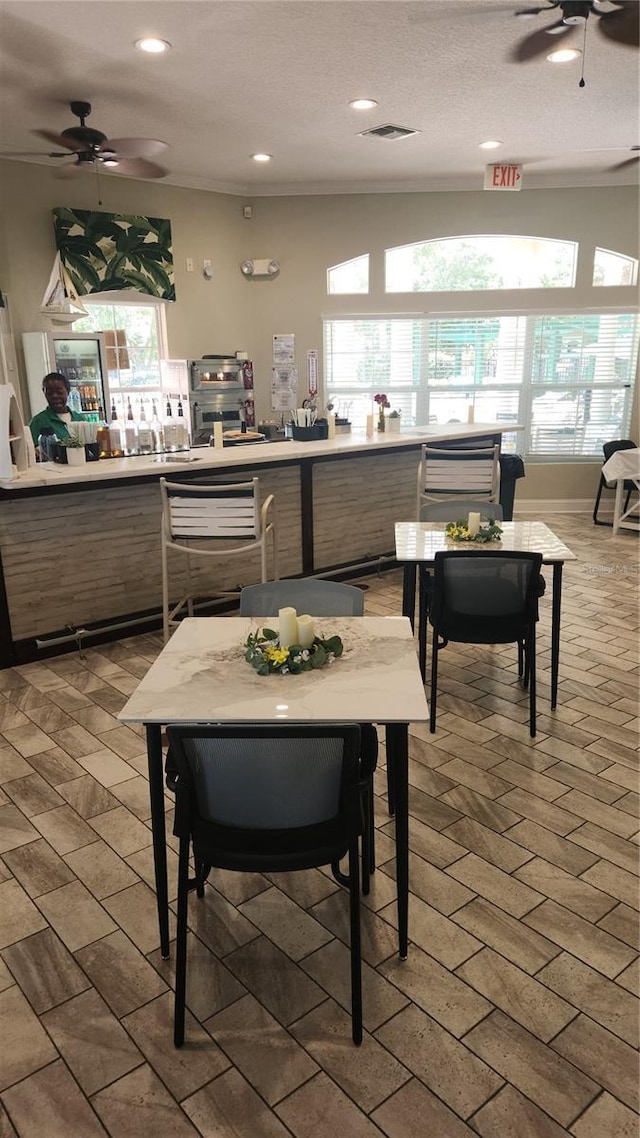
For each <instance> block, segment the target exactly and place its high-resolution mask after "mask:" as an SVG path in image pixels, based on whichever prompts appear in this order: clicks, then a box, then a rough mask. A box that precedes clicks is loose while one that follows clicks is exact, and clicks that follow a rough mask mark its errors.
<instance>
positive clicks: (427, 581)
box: [418, 498, 502, 681]
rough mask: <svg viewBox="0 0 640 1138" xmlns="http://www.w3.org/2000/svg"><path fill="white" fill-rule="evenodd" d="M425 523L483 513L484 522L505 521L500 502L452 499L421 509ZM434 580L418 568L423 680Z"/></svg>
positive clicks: (419, 629)
mask: <svg viewBox="0 0 640 1138" xmlns="http://www.w3.org/2000/svg"><path fill="white" fill-rule="evenodd" d="M421 513H422V519H421V520H422V521H423V522H456V521H459V520H460V519H461V518H468V517H469V514H471V513H477V514H480V516H481V518H482V519H487V521H491V522H501V521H502V506H501V505H500V503H499V502H486V501H485V502H480V501H473V500H471V499H470V498H452V499H451V500H450V501H448V502H428V503H427V504H425V505H424V506H423V507H422V511H421ZM432 583H433V582H432V577H431V572H430V567H429V566H428V565H420V566H419V569H418V662H419V664H420V672H421V673H422V679H423V681H424V680H425V679H426V671H427V617H428V615H429V606H430V604H431V588H432Z"/></svg>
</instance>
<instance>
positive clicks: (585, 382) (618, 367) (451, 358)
mask: <svg viewBox="0 0 640 1138" xmlns="http://www.w3.org/2000/svg"><path fill="white" fill-rule="evenodd" d="M324 327H325V392H326V395H327V398H331V400H332V401H333V402H334V404H335V405H336V409H337V411H338V414H342V415H344V416H345V417H346V418H348V419H350V420H351V422H352V423H353V424H354V426H360V427H363V426H364V424H365V418H366V416H367V415H368V414H371V413H372V412H373V411H375V409H376V408H375V403H374V399H373V397H374V395H375V394H377V393H379V392H384V393H385V394H386V395H387V397H388V399H389V402H390V404H391V407H392V409H397V410H399V411H400V412H401V416H402V424H403V426H405V427H407V426H415V425H422V424H426V423H429V422H438V423H442V424H444V423H450V422H466V421H467V418H468V410H469V406H470V405H472V406H473V411H474V418H475V421H476V422H498V423H504V424H505V426H506V425H508V424H509V423H514V424H515V423H521V424H523V427H524V432H523V434H517V435H516V433H515V432H513V433H509V432H508V431H507V432H506V434H505V436H504V443H503V445H504V448H505V449H507V450H518V451H520V452H521V453H523V454H524V455H525V456H529V457H534V458H535V457H540V458H562V457H566V458H570V457H591V456H597V457H601V456H602V443H603V442H606V441H607V440H608V439H614V438H619V437H622V436H624V435H626V434H628V432H629V421H630V414H631V396H632V390H633V383H634V377H635V370H636V361H637V353H638V318H637V316H636V314H633V313H604V314H598V315H592V314H584V313H581V314H577V315H562V314H551V315H539V314H523V315H495V316H486V315H482V316H466V315H465V316H446V317H439V318H437V317H426V316H417V315H416V316H398V317H385V316H381V317H353V318H344V319H332V320H329V319H327V320H326V321H325V325H324Z"/></svg>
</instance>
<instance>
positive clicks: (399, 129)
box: [360, 123, 420, 142]
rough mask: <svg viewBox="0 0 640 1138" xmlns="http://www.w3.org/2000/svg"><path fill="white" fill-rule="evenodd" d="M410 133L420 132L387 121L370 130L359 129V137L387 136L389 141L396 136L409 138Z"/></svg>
mask: <svg viewBox="0 0 640 1138" xmlns="http://www.w3.org/2000/svg"><path fill="white" fill-rule="evenodd" d="M412 134H420V131H419V130H411V129H410V127H408V126H393V125H392V123H387V124H386V125H385V126H374V127H372V129H371V130H362V131H360V136H361V138H367V137H368V136H369V135H374V136H375V137H376V138H388V139H389V141H390V142H393V141H394V140H395V139H396V138H409V136H410V135H412Z"/></svg>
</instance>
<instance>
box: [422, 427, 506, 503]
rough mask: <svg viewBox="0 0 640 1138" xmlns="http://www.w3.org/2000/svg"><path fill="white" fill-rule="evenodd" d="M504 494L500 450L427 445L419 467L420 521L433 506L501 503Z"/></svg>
mask: <svg viewBox="0 0 640 1138" xmlns="http://www.w3.org/2000/svg"><path fill="white" fill-rule="evenodd" d="M499 494H500V448H499V447H498V446H497V445H495V446H494V445H493V444H491V445H490V446H483V447H479V448H478V449H474V450H472V449H471V448H469V449H468V450H467V449H465V450H448V449H445V448H444V447H443V448H441V449H440V448H438V447H432V446H429V445H428V444H425V445H424V446H423V447H422V449H421V456H420V465H419V467H418V495H417V503H416V518H417V521H421V520H422V508H423V506H426V505H427V504H428V503H430V502H442V501H446V500H447V499H449V498H451V499H455V498H473V499H478V498H479V499H482V500H484V501H487V502H497V501H498V498H499Z"/></svg>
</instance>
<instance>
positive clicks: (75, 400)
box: [67, 387, 83, 414]
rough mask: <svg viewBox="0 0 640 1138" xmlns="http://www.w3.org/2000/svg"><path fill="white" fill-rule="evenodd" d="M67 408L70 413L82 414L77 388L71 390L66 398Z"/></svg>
mask: <svg viewBox="0 0 640 1138" xmlns="http://www.w3.org/2000/svg"><path fill="white" fill-rule="evenodd" d="M67 407H68V408H69V410H70V411H77V412H78V413H79V414H82V410H83V407H82V399H81V397H80V392H79V390H78V388H77V387H72V388H71V391H70V392H69V394H68V396H67Z"/></svg>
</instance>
